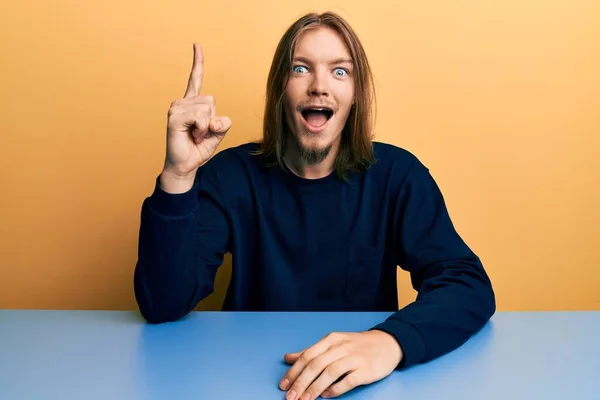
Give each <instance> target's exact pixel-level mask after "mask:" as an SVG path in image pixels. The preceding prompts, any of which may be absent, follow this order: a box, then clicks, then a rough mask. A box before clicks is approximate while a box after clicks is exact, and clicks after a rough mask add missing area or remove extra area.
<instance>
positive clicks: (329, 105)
mask: <svg viewBox="0 0 600 400" xmlns="http://www.w3.org/2000/svg"><path fill="white" fill-rule="evenodd" d="M307 108H325V109H329V110H331V111H334V112H335V111H337V107H336V105H335V104H332V103H330V102H327V101H318V102H317V101H310V102H302V103H298V105H297V106H296V110H297V111H298V112H302V111H304V110H306V109H307Z"/></svg>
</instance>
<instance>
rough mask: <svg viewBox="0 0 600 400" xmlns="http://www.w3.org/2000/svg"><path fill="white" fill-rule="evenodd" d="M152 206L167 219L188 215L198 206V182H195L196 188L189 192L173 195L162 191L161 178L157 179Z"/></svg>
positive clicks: (151, 199) (151, 198) (193, 187)
mask: <svg viewBox="0 0 600 400" xmlns="http://www.w3.org/2000/svg"><path fill="white" fill-rule="evenodd" d="M150 205H151V208H152V209H153V210H154V211H155V212H156V213H158V214H161V215H164V216H167V217H183V216H185V215H188V214H190V213H192V212H193V211H194V210H195V208H196V207H197V206H198V181H195V182H194V186H192V188H191V189H190V190H188V191H187V192H185V193H177V194H172V193H167V192H165V191H164V190H162V189H161V187H160V181H159V178H156V184H155V186H154V193H152V196H151V197H150Z"/></svg>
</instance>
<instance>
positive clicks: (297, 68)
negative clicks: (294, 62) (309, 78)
mask: <svg viewBox="0 0 600 400" xmlns="http://www.w3.org/2000/svg"><path fill="white" fill-rule="evenodd" d="M294 72H295V73H297V74H302V73H304V72H306V68H305V67H303V66H301V65H298V66H295V67H294Z"/></svg>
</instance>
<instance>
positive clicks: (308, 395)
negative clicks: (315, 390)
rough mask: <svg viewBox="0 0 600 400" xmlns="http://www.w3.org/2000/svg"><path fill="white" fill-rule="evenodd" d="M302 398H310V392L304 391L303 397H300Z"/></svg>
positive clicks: (304, 399) (308, 399)
mask: <svg viewBox="0 0 600 400" xmlns="http://www.w3.org/2000/svg"><path fill="white" fill-rule="evenodd" d="M300 400H310V393H304V394H303V395H302V397H300Z"/></svg>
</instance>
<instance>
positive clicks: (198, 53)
mask: <svg viewBox="0 0 600 400" xmlns="http://www.w3.org/2000/svg"><path fill="white" fill-rule="evenodd" d="M203 74H204V55H203V54H202V48H201V47H200V45H198V44H197V43H194V62H193V64H192V71H191V72H190V78H189V80H188V86H187V90H186V91H185V95H184V96H183V97H186V98H187V97H192V96H198V94H199V93H200V89H201V88H202V75H203Z"/></svg>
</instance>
